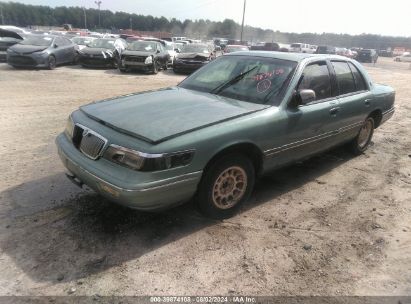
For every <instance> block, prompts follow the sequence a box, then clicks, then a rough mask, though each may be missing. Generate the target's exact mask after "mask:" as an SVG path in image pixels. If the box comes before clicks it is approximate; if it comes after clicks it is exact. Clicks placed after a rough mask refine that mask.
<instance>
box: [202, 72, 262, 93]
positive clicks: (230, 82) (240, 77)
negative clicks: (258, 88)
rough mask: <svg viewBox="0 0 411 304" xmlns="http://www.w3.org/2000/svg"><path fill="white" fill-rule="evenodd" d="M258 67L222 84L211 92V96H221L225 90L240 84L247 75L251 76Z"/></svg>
mask: <svg viewBox="0 0 411 304" xmlns="http://www.w3.org/2000/svg"><path fill="white" fill-rule="evenodd" d="M257 67H258V66H257V65H256V66H255V67H253V68H251V69H249V70H247V71H245V72H243V73H241V74H239V75H237V76H235V77H234V78H231V79H230V80H228V81H226V82H223V83H222V84H220V85H219V86H218V87H216V88H215V89H212V90H211V91H210V93H211V94H219V93H221V92H222V91H224V90H225V89H227V88H228V87H230V86H232V85H233V84H235V83H237V82H239V81H240V80H241V79H243V78H244V76H245V75H247V74H249V73H250V72H252V71H254V70H255V69H256V68H257Z"/></svg>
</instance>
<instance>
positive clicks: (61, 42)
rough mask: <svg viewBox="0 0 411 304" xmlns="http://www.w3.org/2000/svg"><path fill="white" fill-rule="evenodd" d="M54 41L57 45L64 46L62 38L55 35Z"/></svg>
mask: <svg viewBox="0 0 411 304" xmlns="http://www.w3.org/2000/svg"><path fill="white" fill-rule="evenodd" d="M54 43H55V44H57V45H58V46H64V45H65V44H64V40H63V39H62V38H60V37H57V38H56V40H54Z"/></svg>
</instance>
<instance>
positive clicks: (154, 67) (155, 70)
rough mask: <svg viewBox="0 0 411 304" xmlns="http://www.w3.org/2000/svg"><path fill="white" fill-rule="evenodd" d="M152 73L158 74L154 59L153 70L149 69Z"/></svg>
mask: <svg viewBox="0 0 411 304" xmlns="http://www.w3.org/2000/svg"><path fill="white" fill-rule="evenodd" d="M151 72H152V73H153V74H154V75H157V74H158V62H157V61H154V62H153V70H152V71H151Z"/></svg>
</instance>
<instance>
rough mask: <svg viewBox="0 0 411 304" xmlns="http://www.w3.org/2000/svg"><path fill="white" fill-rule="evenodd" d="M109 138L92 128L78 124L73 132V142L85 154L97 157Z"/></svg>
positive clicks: (92, 157) (93, 157)
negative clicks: (106, 138)
mask: <svg viewBox="0 0 411 304" xmlns="http://www.w3.org/2000/svg"><path fill="white" fill-rule="evenodd" d="M106 143H107V140H105V139H104V138H103V137H101V136H100V135H98V134H97V133H95V132H94V131H92V130H89V129H86V128H85V127H82V126H79V125H76V126H75V128H74V133H73V144H74V145H75V146H76V148H77V149H79V150H80V151H81V152H82V153H83V154H84V155H86V156H87V157H89V158H91V159H97V158H98V157H99V156H100V153H101V151H102V150H103V148H104V146H105V145H106Z"/></svg>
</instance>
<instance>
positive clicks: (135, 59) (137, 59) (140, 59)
mask: <svg viewBox="0 0 411 304" xmlns="http://www.w3.org/2000/svg"><path fill="white" fill-rule="evenodd" d="M146 58H147V57H139V56H126V57H124V60H125V61H129V62H145V61H146Z"/></svg>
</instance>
